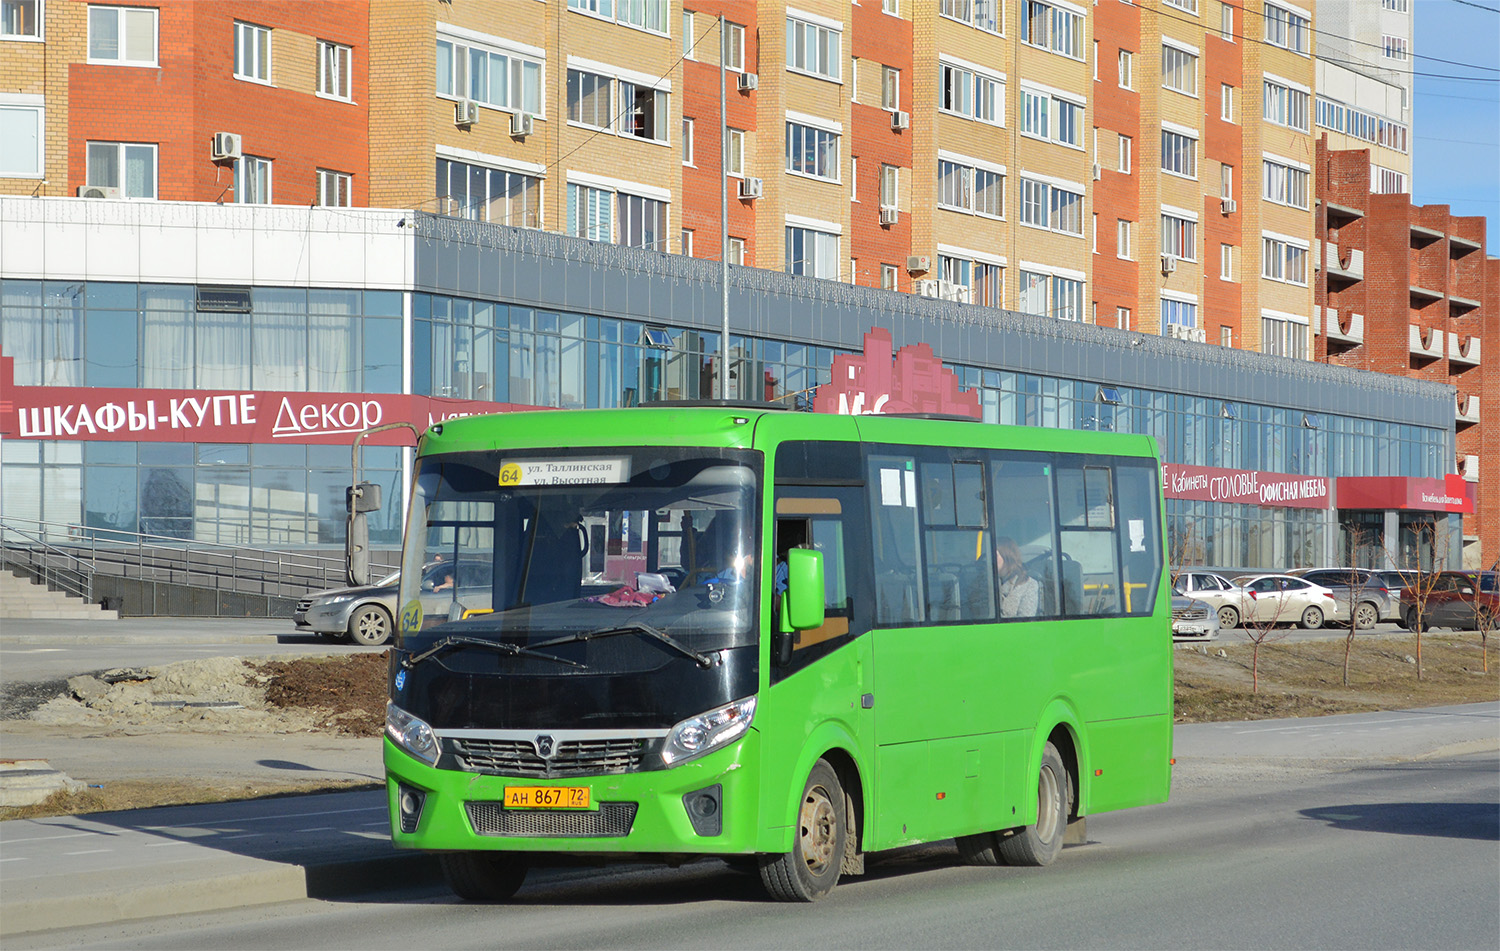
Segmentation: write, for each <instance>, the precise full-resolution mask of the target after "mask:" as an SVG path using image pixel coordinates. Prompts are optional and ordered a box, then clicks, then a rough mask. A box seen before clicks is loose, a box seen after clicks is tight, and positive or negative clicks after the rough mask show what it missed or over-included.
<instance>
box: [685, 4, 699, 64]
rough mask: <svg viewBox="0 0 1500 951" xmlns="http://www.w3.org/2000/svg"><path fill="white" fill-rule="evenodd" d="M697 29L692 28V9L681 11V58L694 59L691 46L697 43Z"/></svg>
mask: <svg viewBox="0 0 1500 951" xmlns="http://www.w3.org/2000/svg"><path fill="white" fill-rule="evenodd" d="M697 42H698V35H697V31H696V30H694V29H693V11H691V10H684V11H682V58H683V59H694V58H695V57H694V56H693V47H694V46H695V45H697Z"/></svg>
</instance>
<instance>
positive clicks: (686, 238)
mask: <svg viewBox="0 0 1500 951" xmlns="http://www.w3.org/2000/svg"><path fill="white" fill-rule="evenodd" d="M682 253H683V254H685V255H687V256H688V257H692V256H693V231H692V229H691V228H683V229H682Z"/></svg>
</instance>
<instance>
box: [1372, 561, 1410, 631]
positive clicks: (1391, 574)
mask: <svg viewBox="0 0 1500 951" xmlns="http://www.w3.org/2000/svg"><path fill="white" fill-rule="evenodd" d="M1375 573H1376V574H1377V575H1379V576H1380V580H1381V581H1384V582H1385V586H1386V589H1387V590H1389V591H1390V592H1391V601H1392V602H1394V604H1395V608H1396V617H1395V621H1396V623H1397V624H1399V625H1401V626H1402V627H1405V626H1406V613H1405V612H1404V611H1403V610H1402V608H1401V594H1402V592H1403V591H1405V590H1406V586H1407V585H1409V584H1411V583H1412V581H1413V580H1414V579H1415V578H1416V576H1417V573H1416V572H1415V571H1397V570H1395V569H1390V568H1387V569H1385V570H1382V571H1377V572H1375Z"/></svg>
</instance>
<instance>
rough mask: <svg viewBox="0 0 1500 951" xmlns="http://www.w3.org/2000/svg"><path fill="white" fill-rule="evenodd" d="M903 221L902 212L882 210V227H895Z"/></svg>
mask: <svg viewBox="0 0 1500 951" xmlns="http://www.w3.org/2000/svg"><path fill="white" fill-rule="evenodd" d="M900 220H901V212H900V211H898V210H896V209H895V208H882V209H880V223H881V224H882V225H893V224H895V223H896V222H898V221H900Z"/></svg>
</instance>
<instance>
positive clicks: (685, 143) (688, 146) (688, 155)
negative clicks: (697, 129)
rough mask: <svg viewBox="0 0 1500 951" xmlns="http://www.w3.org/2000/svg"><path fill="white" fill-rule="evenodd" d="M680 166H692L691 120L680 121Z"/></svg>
mask: <svg viewBox="0 0 1500 951" xmlns="http://www.w3.org/2000/svg"><path fill="white" fill-rule="evenodd" d="M682 164H684V165H692V164H693V120H692V119H683V120H682Z"/></svg>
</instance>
